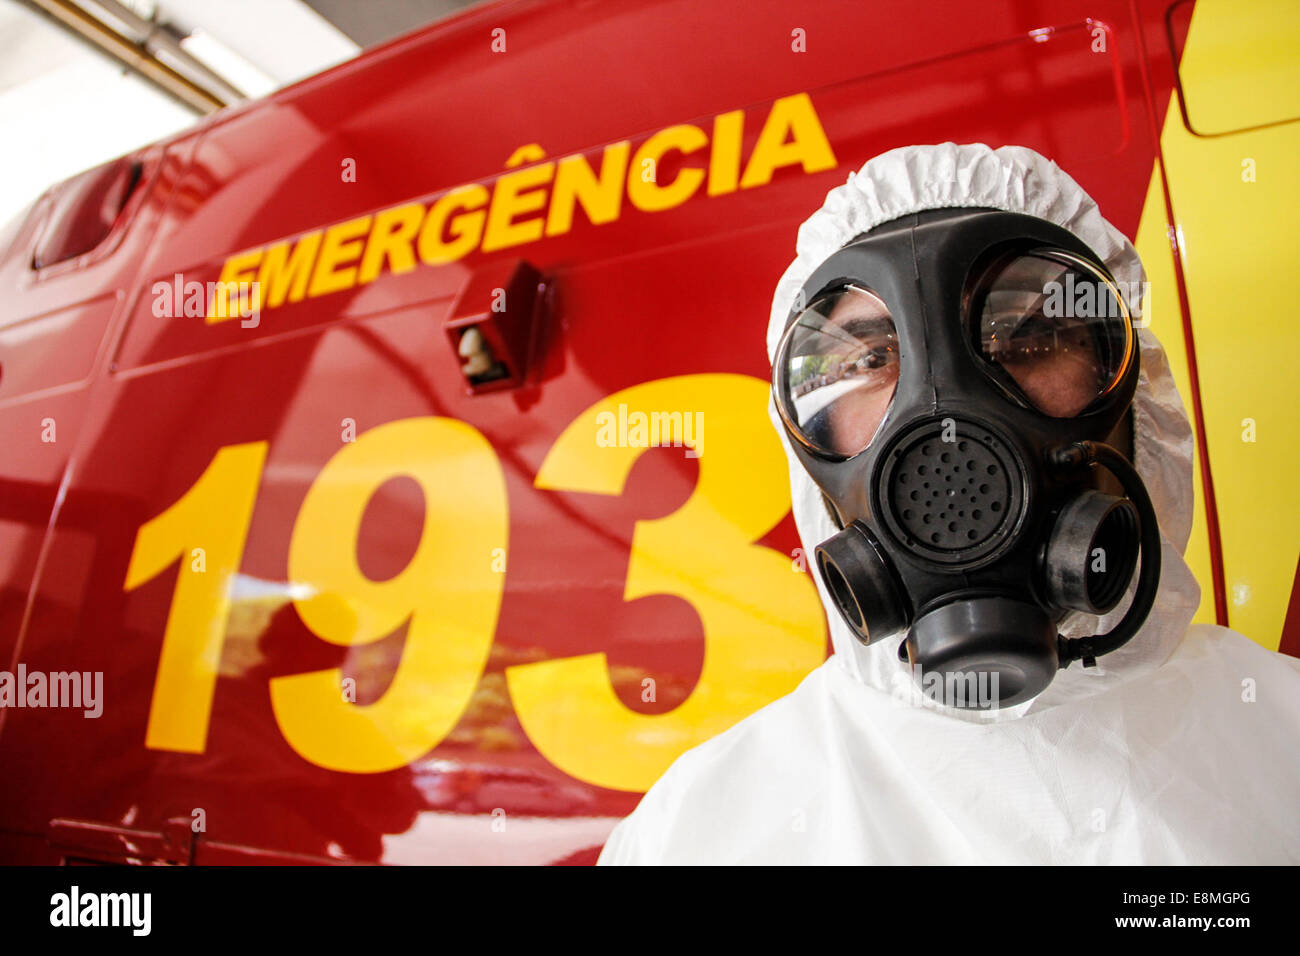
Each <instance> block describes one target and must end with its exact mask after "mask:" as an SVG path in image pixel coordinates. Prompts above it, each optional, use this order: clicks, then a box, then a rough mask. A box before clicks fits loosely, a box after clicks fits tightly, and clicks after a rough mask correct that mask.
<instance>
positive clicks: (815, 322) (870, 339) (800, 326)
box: [775, 286, 898, 458]
mask: <svg viewBox="0 0 1300 956" xmlns="http://www.w3.org/2000/svg"><path fill="white" fill-rule="evenodd" d="M897 384H898V336H897V334H896V331H895V328H894V320H893V318H892V317H891V316H890V314H889V308H888V307H887V306H886V305H885V303H884V302H883V301H882V300H881V299H880V297H879V296H877V295H876V294H875V293H873V292H868V291H867V290H866V289H862V288H859V287H857V286H844V287H842V288H839V289H836V290H834V291H833V292H827V293H823V294H822V295H820V296H818V297H817V298H816V299H814V300H813V302H812V304H811V305H809V306H808V308H807V309H805V310H804V311H803V312H801V313H800V314H799V316H798V317H797V318H796V319H795V320H794V322H793V323H791V325H790V327H789V328H788V329H787V330H786V333H785V336H784V337H783V338H782V340H781V345H780V347H779V348H778V350H777V357H776V375H775V385H776V399H777V405H778V409H779V411H780V413H781V417H782V418H783V419H784V420H785V424H786V427H788V428H789V429H790V431H791V433H793V434H794V435H795V436H796V437H797V438H798V439H799V440H800V441H802V442H803V443H804V444H805V445H807V446H808V447H809V448H810V449H812V450H814V451H817V452H820V453H822V454H824V455H831V456H837V457H843V458H851V457H852V456H854V455H856V454H858V453H859V452H861V451H862V450H863V449H864V448H866V447H867V445H868V444H869V443H870V442H871V439H872V438H873V437H874V436H875V434H876V431H877V430H878V429H879V428H880V423H881V422H882V421H883V420H884V418H885V413H886V412H887V411H888V409H889V404H890V402H891V400H892V399H893V397H894V388H895V386H896V385H897Z"/></svg>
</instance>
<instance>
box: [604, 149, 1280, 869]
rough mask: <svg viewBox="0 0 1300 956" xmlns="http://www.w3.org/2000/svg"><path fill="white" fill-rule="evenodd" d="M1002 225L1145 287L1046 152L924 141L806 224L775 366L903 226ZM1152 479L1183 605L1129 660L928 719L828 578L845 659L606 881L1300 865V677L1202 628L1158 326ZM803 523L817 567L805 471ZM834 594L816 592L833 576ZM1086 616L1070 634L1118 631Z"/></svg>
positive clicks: (1182, 468)
mask: <svg viewBox="0 0 1300 956" xmlns="http://www.w3.org/2000/svg"><path fill="white" fill-rule="evenodd" d="M963 206H965V207H987V208H993V209H1001V210H1006V211H1008V212H1017V213H1024V214H1027V215H1031V216H1037V217H1039V218H1042V219H1046V220H1048V221H1049V222H1052V223H1055V224H1056V225H1058V226H1061V227H1063V228H1065V229H1068V230H1070V231H1071V232H1073V233H1074V234H1075V235H1076V236H1078V237H1079V238H1080V239H1081V240H1082V241H1083V242H1084V243H1086V244H1087V245H1088V246H1089V247H1090V248H1091V249H1092V250H1093V251H1094V252H1095V253H1096V254H1097V255H1098V256H1099V257H1100V258H1101V259H1102V260H1103V261H1104V262H1105V263H1106V266H1107V267H1108V268H1109V269H1110V271H1111V273H1112V274H1113V275H1114V276H1115V278H1116V279H1117V280H1119V282H1120V287H1121V288H1123V289H1131V288H1135V287H1136V286H1134V285H1133V284H1132V283H1135V282H1142V281H1143V280H1144V279H1145V275H1144V273H1143V270H1142V264H1141V262H1140V261H1139V259H1138V256H1137V253H1136V251H1135V250H1134V249H1133V246H1132V244H1131V243H1130V242H1129V241H1128V239H1126V238H1125V237H1124V235H1123V234H1122V233H1120V232H1119V231H1118V230H1117V229H1115V227H1114V226H1112V225H1111V224H1110V223H1108V222H1107V221H1106V220H1105V219H1104V218H1102V215H1101V213H1100V212H1099V210H1098V208H1097V205H1096V203H1094V202H1093V201H1092V200H1091V199H1090V198H1089V197H1088V196H1087V194H1086V193H1084V191H1083V190H1082V189H1081V188H1080V187H1079V185H1078V184H1077V183H1076V182H1075V181H1074V180H1073V179H1071V178H1070V177H1069V176H1068V175H1067V174H1066V173H1064V172H1063V171H1062V170H1061V169H1059V168H1058V167H1057V166H1056V164H1055V163H1053V162H1051V161H1050V160H1047V159H1045V158H1044V157H1042V156H1040V155H1038V154H1037V153H1035V152H1033V151H1032V150H1028V149H1024V148H1020V147H1003V148H1001V149H998V150H993V149H990V148H989V147H987V146H983V145H963V146H958V145H955V144H952V143H945V144H942V145H939V146H915V147H906V148H903V149H895V150H892V151H890V152H888V153H884V154H882V155H880V156H877V157H876V158H874V159H872V160H871V161H869V162H868V163H867V164H866V165H865V166H863V168H862V169H861V171H859V172H858V173H856V174H850V176H849V179H848V182H847V183H846V184H845V185H843V186H839V187H837V188H835V189H833V190H831V192H830V193H829V194H828V195H827V197H826V201H825V203H824V204H823V206H822V208H821V209H820V210H818V211H817V212H815V213H814V214H813V215H812V216H811V217H810V218H809V219H808V220H807V221H806V222H805V223H804V224H803V225H802V226H801V227H800V229H799V234H798V242H797V258H796V259H795V261H794V262H793V263H791V265H790V267H789V268H788V269H787V270H786V272H785V274H784V275H783V276H782V277H781V280H780V282H779V284H778V286H777V289H776V294H775V296H774V299H773V302H772V311H771V317H770V322H769V326H768V333H767V348H768V357H769V359H770V358H771V357H772V355H773V353H774V352H775V349H776V346H777V343H778V341H779V339H780V337H781V334H782V331H783V330H784V327H785V321H786V318H787V316H788V315H789V311H790V307H791V305H792V303H793V302H794V298H795V296H796V294H797V293H798V291H799V289H800V288H801V286H802V285H803V283H804V281H805V280H806V279H807V278H808V276H809V275H811V273H812V272H813V270H814V269H815V268H816V267H817V266H818V265H820V264H821V263H822V262H823V261H824V260H825V259H826V258H827V257H828V256H830V255H831V254H832V253H834V252H835V251H836V250H838V249H839V248H841V247H842V246H843V245H845V244H846V243H848V242H849V241H851V240H852V239H854V238H855V237H857V236H860V235H861V234H862V233H864V232H867V231H868V230H870V229H872V228H873V227H875V226H877V225H880V224H881V223H884V222H888V221H890V220H892V219H897V218H899V217H901V216H905V215H909V214H911V213H915V212H920V211H923V210H927V209H937V208H946V207H963ZM1138 336H1139V342H1140V345H1141V375H1140V377H1139V380H1138V390H1137V395H1136V398H1135V400H1134V426H1135V427H1134V431H1135V442H1134V459H1135V461H1134V463H1135V465H1136V466H1137V469H1138V472H1139V473H1140V475H1141V477H1142V480H1143V482H1144V483H1145V484H1146V487H1147V489H1148V491H1149V492H1150V495H1151V500H1152V503H1153V505H1154V506H1155V509H1156V512H1157V515H1158V516H1159V519H1160V527H1161V533H1162V538H1163V554H1162V569H1161V581H1160V589H1159V592H1158V596H1157V599H1156V603H1155V606H1154V608H1153V609H1152V611H1151V614H1150V616H1149V617H1148V619H1147V622H1146V624H1145V626H1144V627H1143V628H1142V630H1141V631H1140V632H1139V633H1138V634H1137V635H1136V636H1135V637H1134V638H1133V639H1132V640H1131V641H1129V643H1128V644H1127V645H1125V646H1124V647H1123V648H1121V649H1119V650H1117V651H1115V652H1113V653H1111V654H1108V655H1105V656H1103V657H1101V658H1099V659H1098V666H1096V667H1094V668H1083V667H1081V666H1080V665H1079V664H1077V663H1076V664H1073V665H1071V667H1069V668H1067V669H1066V670H1064V671H1061V672H1059V673H1058V674H1057V676H1056V678H1055V679H1054V680H1053V682H1052V684H1051V685H1050V686H1049V687H1048V689H1047V690H1046V691H1044V692H1043V693H1042V694H1040V695H1039V696H1038V697H1037V698H1034V699H1033V700H1031V701H1028V702H1026V703H1023V704H1020V705H1019V706H1016V707H1012V708H1005V709H1003V710H1001V711H997V712H994V713H993V714H991V715H990V714H981V713H979V712H969V711H961V710H954V709H949V708H943V707H939V706H936V705H934V704H932V703H931V702H929V701H927V700H925V698H924V697H923V696H922V695H920V694H919V693H918V692H917V691H916V689H915V685H914V682H913V680H912V677H911V675H910V673H909V672H908V670H907V669H906V665H905V664H902V663H900V662H899V661H898V658H897V654H896V652H897V642H896V641H886V642H883V643H882V644H878V645H873V646H872V647H870V648H866V647H863V646H862V645H861V644H859V643H858V642H857V640H855V639H854V637H853V636H852V634H851V632H850V631H849V629H848V627H847V626H846V625H845V624H844V623H843V621H842V620H841V619H840V616H839V614H838V612H837V611H836V610H835V609H834V604H833V603H832V601H831V600H830V598H829V596H828V595H827V593H826V591H825V590H824V588H823V587H822V585H821V582H820V580H818V582H817V584H818V591H819V593H820V595H821V598H822V604H823V606H824V607H825V608H826V609H827V620H828V621H829V623H830V628H831V635H832V643H833V644H834V648H835V653H834V654H833V655H832V656H831V657H830V658H829V659H828V660H827V662H826V663H825V664H823V665H822V666H820V667H818V668H817V669H816V670H815V671H813V672H812V673H811V674H810V675H809V676H808V677H807V678H806V679H805V680H804V681H803V683H802V684H800V686H799V687H798V688H797V689H796V690H795V691H794V692H793V693H791V694H790V695H788V696H786V697H784V698H782V699H781V700H779V701H777V702H775V703H773V704H771V705H769V706H768V707H765V708H763V709H762V710H760V711H759V712H758V713H756V714H754V715H752V716H751V717H749V718H747V719H746V720H744V721H741V722H740V723H739V724H737V725H736V726H734V727H732V728H731V729H730V730H728V731H726V732H725V733H723V734H721V735H719V736H718V737H715V738H713V739H712V740H710V741H708V742H707V743H705V744H703V745H701V746H699V747H696V748H695V749H694V750H692V751H690V752H688V753H686V754H684V755H683V756H682V757H681V758H679V759H678V760H677V761H676V762H675V763H674V764H673V765H672V767H670V768H669V770H668V771H667V773H666V774H665V775H664V776H663V778H661V779H660V781H659V782H658V783H657V784H655V786H654V787H653V788H652V789H651V790H650V792H649V793H648V794H647V795H646V796H645V798H644V799H643V800H642V802H641V804H640V806H638V808H637V810H636V811H635V812H634V813H633V814H632V815H631V816H630V817H629V818H627V820H625V821H624V822H623V823H621V824H620V825H619V826H618V827H617V828H616V830H615V831H614V833H613V834H612V835H611V837H610V840H609V842H608V843H607V844H606V848H605V851H604V853H603V854H602V856H601V862H602V863H638V862H645V863H652V862H701V863H723V862H771V863H781V862H861V863H927V862H954V863H979V862H992V863H1001V862H1023V863H1047V862H1090V863H1147V862H1150V863H1155V862H1163V863H1192V862H1204V863H1227V862H1243V863H1258V862H1283V861H1290V862H1297V861H1300V814H1296V813H1295V807H1296V806H1297V805H1300V661H1296V660H1294V659H1291V658H1285V657H1282V656H1281V655H1278V654H1274V653H1272V652H1269V651H1266V650H1264V649H1263V648H1261V647H1260V646H1259V645H1257V644H1255V643H1253V642H1252V641H1249V640H1247V639H1246V638H1244V637H1242V636H1241V635H1239V634H1236V633H1234V632H1232V631H1229V630H1227V629H1225V628H1218V627H1212V626H1208V625H1201V626H1197V627H1194V628H1191V629H1190V630H1189V624H1190V622H1191V619H1192V617H1193V615H1194V614H1195V611H1196V607H1197V605H1198V603H1199V600H1200V589H1199V587H1198V585H1197V583H1196V581H1195V579H1194V578H1193V576H1192V574H1191V571H1190V570H1189V569H1188V567H1187V565H1186V563H1185V562H1184V561H1183V559H1182V552H1183V549H1184V548H1185V547H1186V544H1187V540H1188V537H1189V534H1190V531H1191V522H1192V505H1193V491H1192V468H1193V456H1194V444H1193V435H1192V429H1191V426H1190V424H1189V422H1188V418H1187V414H1186V412H1185V410H1184V407H1183V403H1182V401H1181V399H1180V398H1179V396H1178V392H1177V389H1176V388H1175V385H1174V381H1173V377H1172V376H1171V374H1170V371H1169V365H1168V362H1167V360H1166V358H1165V354H1164V351H1163V350H1162V348H1161V347H1160V343H1159V342H1158V341H1157V340H1156V338H1155V336H1154V335H1152V333H1151V332H1150V330H1149V329H1146V328H1140V329H1139V331H1138ZM769 413H770V416H771V419H772V424H773V427H775V428H776V430H777V433H778V434H779V435H780V436H781V440H782V442H783V444H784V446H785V450H786V455H787V458H788V460H789V465H790V482H791V489H792V498H793V510H794V517H795V523H796V525H797V527H798V529H799V535H800V538H801V541H802V545H803V548H804V553H806V554H811V553H812V552H813V549H814V548H815V547H816V546H817V545H818V544H819V543H821V542H822V541H824V540H826V539H827V538H829V537H830V536H831V535H833V534H834V533H835V532H836V530H837V529H836V528H835V526H834V524H833V523H832V522H831V519H830V516H829V515H828V513H827V512H826V509H825V506H824V505H823V503H822V499H821V494H820V492H819V491H818V489H817V487H816V485H815V484H814V483H813V482H812V479H811V478H810V477H809V476H808V475H807V473H806V472H805V471H804V469H803V467H802V466H801V465H800V464H799V463H798V461H797V459H796V458H795V457H794V454H793V452H792V450H791V448H790V444H789V441H788V439H787V438H786V436H785V433H784V430H783V429H782V427H781V424H780V420H779V418H778V417H777V414H776V409H775V407H774V406H770V407H769ZM814 577H816V576H815V575H814ZM1126 605H1127V601H1123V602H1121V604H1120V606H1119V610H1117V611H1115V612H1112V614H1111V615H1108V616H1107V617H1105V618H1102V619H1101V620H1100V621H1099V620H1098V619H1097V618H1095V617H1090V616H1085V615H1081V614H1080V615H1075V616H1073V617H1071V618H1067V621H1066V623H1065V625H1064V627H1063V630H1064V632H1065V633H1066V634H1068V635H1069V636H1072V637H1073V636H1081V635H1083V634H1086V633H1099V632H1101V631H1105V630H1108V629H1109V628H1110V627H1111V626H1113V624H1114V623H1115V621H1117V620H1118V618H1119V616H1120V614H1122V611H1123V608H1124V607H1125V606H1126Z"/></svg>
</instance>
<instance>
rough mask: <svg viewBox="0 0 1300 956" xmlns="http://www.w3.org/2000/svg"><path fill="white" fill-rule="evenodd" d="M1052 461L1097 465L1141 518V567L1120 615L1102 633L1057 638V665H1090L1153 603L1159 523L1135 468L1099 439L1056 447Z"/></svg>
mask: <svg viewBox="0 0 1300 956" xmlns="http://www.w3.org/2000/svg"><path fill="white" fill-rule="evenodd" d="M1053 463H1054V464H1056V465H1057V466H1059V467H1062V468H1064V469H1067V470H1075V469H1078V468H1085V467H1086V468H1094V467H1096V466H1097V465H1101V466H1102V467H1103V468H1105V469H1106V470H1107V471H1109V472H1110V473H1111V474H1113V475H1114V476H1115V477H1116V478H1118V479H1119V481H1120V484H1122V485H1123V486H1124V492H1125V493H1126V494H1127V495H1128V496H1129V499H1130V500H1131V501H1132V502H1133V504H1134V505H1136V506H1137V510H1138V517H1139V519H1140V520H1141V525H1142V528H1141V555H1142V569H1141V571H1139V572H1138V584H1137V589H1136V590H1135V591H1134V593H1133V601H1132V603H1131V604H1129V608H1128V611H1126V612H1125V614H1124V617H1123V618H1121V619H1120V622H1119V623H1118V624H1116V625H1115V626H1114V627H1113V628H1111V629H1110V630H1109V631H1107V632H1106V633H1105V634H1094V635H1092V636H1091V637H1077V638H1073V639H1067V638H1060V639H1059V640H1058V642H1057V643H1058V645H1059V650H1060V659H1061V667H1068V666H1069V665H1070V664H1071V663H1072V662H1073V661H1078V660H1081V661H1083V666H1084V667H1092V666H1093V665H1094V664H1095V663H1096V659H1097V658H1098V657H1100V656H1101V655H1102V654H1109V653H1110V652H1111V651H1113V650H1117V649H1118V648H1120V647H1123V646H1124V645H1125V644H1127V643H1128V641H1129V639H1130V638H1132V637H1133V635H1135V634H1136V633H1137V632H1138V630H1139V629H1140V628H1141V627H1142V625H1143V624H1144V623H1145V622H1146V619H1147V615H1148V614H1149V613H1150V612H1151V608H1152V606H1153V605H1154V604H1155V600H1156V591H1157V589H1158V588H1159V585H1160V551H1161V547H1160V526H1159V524H1158V523H1157V520H1156V512H1155V508H1153V507H1152V505H1151V497H1150V496H1149V495H1148V494H1147V490H1146V486H1145V485H1143V484H1142V479H1141V478H1140V477H1139V476H1138V473H1137V470H1136V469H1135V468H1134V467H1133V466H1132V465H1131V464H1129V461H1128V459H1127V458H1125V457H1124V456H1123V455H1121V454H1120V453H1119V452H1118V451H1116V450H1115V449H1114V448H1112V447H1110V446H1109V445H1107V444H1104V443H1103V442H1095V441H1081V442H1075V443H1073V444H1071V445H1067V446H1065V447H1064V448H1061V449H1059V450H1058V451H1056V452H1055V454H1054V455H1053Z"/></svg>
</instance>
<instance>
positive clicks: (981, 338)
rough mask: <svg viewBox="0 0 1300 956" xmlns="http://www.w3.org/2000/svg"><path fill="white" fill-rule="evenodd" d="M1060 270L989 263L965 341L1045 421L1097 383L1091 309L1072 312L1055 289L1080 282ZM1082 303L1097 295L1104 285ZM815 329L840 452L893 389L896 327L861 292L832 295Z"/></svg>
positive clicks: (864, 432) (875, 425)
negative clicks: (823, 351)
mask: <svg viewBox="0 0 1300 956" xmlns="http://www.w3.org/2000/svg"><path fill="white" fill-rule="evenodd" d="M1069 271H1070V270H1069V268H1068V267H1067V266H1065V265H1062V264H1059V263H1053V262H1050V261H1048V260H1044V259H1039V258H1037V257H1029V256H1024V257H1019V258H1017V259H1015V260H1014V261H1012V262H1011V263H1010V264H1008V265H1005V266H1003V267H1002V268H1001V269H1000V270H996V271H995V276H994V278H992V279H990V280H989V291H988V293H987V294H986V295H985V296H984V297H983V300H982V309H981V311H980V316H979V321H978V326H977V328H976V329H975V330H974V333H975V335H974V338H975V341H973V342H972V345H973V347H974V348H975V349H976V350H978V351H980V352H982V353H983V356H984V358H985V359H986V360H987V361H988V362H989V363H990V364H991V365H995V366H1000V367H1001V368H1002V370H1003V371H1004V372H1006V374H1007V375H1008V376H1010V378H1011V379H1012V381H1014V383H1015V385H1016V387H1017V388H1019V390H1020V391H1021V392H1022V393H1023V394H1024V396H1025V398H1027V399H1028V401H1029V402H1030V403H1031V404H1032V405H1033V406H1034V407H1035V408H1037V409H1038V410H1039V411H1041V412H1043V413H1044V414H1046V415H1050V416H1051V417H1053V418H1068V417H1072V416H1074V415H1077V414H1079V413H1080V412H1081V411H1083V409H1085V408H1086V407H1087V406H1088V405H1089V404H1090V403H1091V402H1092V401H1093V400H1094V399H1095V398H1096V397H1097V394H1098V392H1099V390H1100V389H1101V388H1102V387H1104V383H1103V381H1102V380H1103V376H1104V370H1103V368H1102V366H1101V362H1100V361H1099V359H1098V350H1097V344H1096V342H1095V341H1094V340H1093V330H1092V329H1091V328H1090V323H1091V322H1092V321H1094V319H1095V316H1090V315H1087V314H1074V313H1076V311H1077V310H1075V309H1074V308H1073V302H1070V303H1066V302H1064V300H1063V299H1062V296H1061V290H1062V289H1065V288H1069V289H1071V290H1074V289H1076V288H1082V284H1083V282H1085V281H1088V280H1087V279H1086V278H1082V277H1079V278H1078V281H1077V283H1071V284H1070V285H1068V286H1067V284H1066V280H1067V275H1066V274H1067V273H1068V272H1069ZM1069 278H1074V277H1069ZM1091 301H1094V302H1105V301H1106V299H1105V296H1104V290H1103V289H1098V290H1097V292H1096V294H1095V295H1094V296H1093V298H1092V300H1091ZM1083 311H1085V312H1086V310H1083ZM953 321H954V322H960V321H961V319H960V317H958V316H954V317H953ZM822 330H823V334H824V336H825V338H826V340H827V341H828V342H830V343H832V345H831V347H830V348H829V349H828V350H827V353H828V355H827V359H828V361H824V362H823V364H824V365H825V366H826V368H825V371H824V372H823V373H822V378H821V379H820V380H819V381H820V382H821V383H822V384H820V387H818V388H816V389H814V391H815V392H816V393H817V394H818V396H819V398H818V401H819V402H822V403H824V405H823V409H824V410H823V412H822V414H823V415H824V416H825V421H824V426H823V427H824V429H825V433H826V435H827V444H828V447H829V449H830V450H831V451H833V452H835V453H836V454H840V455H844V456H846V457H848V456H852V455H855V454H857V453H858V452H860V451H861V450H862V449H863V448H865V447H866V446H867V444H868V443H869V442H870V441H871V439H872V437H874V435H875V434H876V431H877V430H878V429H879V427H880V424H881V422H882V421H883V420H884V417H885V413H886V412H887V411H888V409H889V405H890V401H891V400H892V398H893V396H894V391H895V388H896V387H897V384H898V375H899V368H900V363H899V354H898V340H897V336H896V330H895V326H894V321H893V318H892V317H891V315H890V312H889V308H888V307H887V306H886V305H885V303H884V302H883V301H882V300H881V299H880V298H879V297H878V296H876V295H875V294H874V293H871V292H869V291H866V290H864V289H851V290H847V291H846V292H845V293H844V294H841V295H840V296H838V297H837V299H836V300H835V302H834V305H833V306H832V307H831V308H830V310H829V314H828V315H827V316H826V319H825V323H824V325H823V327H822Z"/></svg>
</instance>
